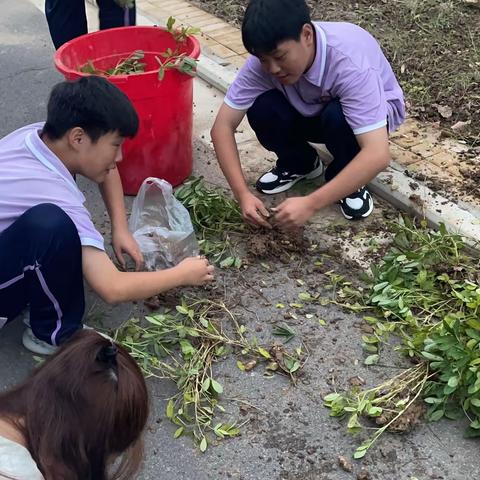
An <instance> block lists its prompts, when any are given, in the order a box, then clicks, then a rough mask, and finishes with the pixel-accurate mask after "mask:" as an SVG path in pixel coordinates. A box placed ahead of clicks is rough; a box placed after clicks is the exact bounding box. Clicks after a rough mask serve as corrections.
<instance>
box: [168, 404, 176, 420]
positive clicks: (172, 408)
mask: <svg viewBox="0 0 480 480" xmlns="http://www.w3.org/2000/svg"><path fill="white" fill-rule="evenodd" d="M174 411H175V403H174V401H173V400H169V401H168V403H167V418H170V419H172V418H173V414H174Z"/></svg>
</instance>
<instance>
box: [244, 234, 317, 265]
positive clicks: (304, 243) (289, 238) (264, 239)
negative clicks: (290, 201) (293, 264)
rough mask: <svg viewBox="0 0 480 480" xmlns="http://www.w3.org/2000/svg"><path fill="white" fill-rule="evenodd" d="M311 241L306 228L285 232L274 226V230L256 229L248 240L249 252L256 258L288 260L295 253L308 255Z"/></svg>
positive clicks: (247, 247)
mask: <svg viewBox="0 0 480 480" xmlns="http://www.w3.org/2000/svg"><path fill="white" fill-rule="evenodd" d="M309 248H310V242H309V240H308V239H307V238H306V237H305V235H304V230H303V228H302V229H299V230H296V231H293V232H284V231H281V230H279V229H278V228H275V227H273V229H272V230H256V231H254V232H252V233H251V234H250V235H249V237H248V238H247V241H246V249H247V253H248V255H249V256H250V257H252V258H254V259H269V258H271V259H274V258H276V259H279V260H282V261H285V262H286V261H288V260H289V259H290V256H291V255H293V254H297V255H306V254H307V253H308V250H309Z"/></svg>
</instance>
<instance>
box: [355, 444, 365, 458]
mask: <svg viewBox="0 0 480 480" xmlns="http://www.w3.org/2000/svg"><path fill="white" fill-rule="evenodd" d="M366 453H367V449H366V448H362V447H358V448H357V449H356V450H355V453H354V454H353V458H355V459H356V460H358V459H360V458H363V457H364V456H365V454H366Z"/></svg>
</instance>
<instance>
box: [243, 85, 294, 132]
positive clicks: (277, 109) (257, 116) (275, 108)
mask: <svg viewBox="0 0 480 480" xmlns="http://www.w3.org/2000/svg"><path fill="white" fill-rule="evenodd" d="M290 109H292V107H291V105H290V104H289V103H288V101H287V99H286V98H285V96H284V95H283V94H282V93H281V92H280V91H278V90H269V91H268V92H265V93H262V95H260V96H259V97H257V98H256V100H255V102H254V103H253V105H252V106H251V107H250V108H249V109H248V111H247V118H248V122H249V123H250V125H251V127H252V128H253V129H254V130H255V129H256V128H258V127H261V126H263V125H265V124H267V125H268V126H270V127H272V126H275V122H276V121H278V119H279V118H285V117H286V116H288V113H286V112H289V110H290Z"/></svg>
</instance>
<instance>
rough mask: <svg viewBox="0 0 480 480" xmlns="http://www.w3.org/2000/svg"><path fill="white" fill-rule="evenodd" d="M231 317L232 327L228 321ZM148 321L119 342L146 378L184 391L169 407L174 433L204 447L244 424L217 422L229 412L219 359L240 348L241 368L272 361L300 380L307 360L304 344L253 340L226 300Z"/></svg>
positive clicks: (187, 305)
mask: <svg viewBox="0 0 480 480" xmlns="http://www.w3.org/2000/svg"><path fill="white" fill-rule="evenodd" d="M226 319H228V320H229V322H228V323H229V326H230V328H229V329H227V328H226V327H224V325H223V321H225V320H226ZM145 320H146V322H147V325H145V326H143V325H141V323H140V321H139V320H137V319H131V320H130V321H128V322H127V323H126V324H124V325H123V326H122V327H121V328H120V329H119V330H117V331H116V333H115V340H116V341H117V342H120V343H121V344H122V345H124V346H125V347H126V348H127V349H128V350H129V352H130V354H131V355H132V356H133V357H134V358H135V359H136V361H137V362H138V364H139V365H140V367H141V369H142V370H143V372H144V373H145V375H146V376H153V377H157V378H168V379H170V380H172V381H173V382H175V383H176V385H177V388H178V393H177V394H175V395H174V396H173V397H172V398H171V399H170V400H169V401H168V404H167V411H166V415H167V417H168V418H169V419H170V420H171V421H172V422H173V423H174V424H175V425H176V426H177V430H176V431H175V433H174V437H175V438H177V437H179V436H181V435H184V434H189V435H192V436H193V438H194V440H195V442H196V443H197V444H198V446H199V448H200V450H201V451H205V450H206V448H207V446H208V444H209V443H210V442H211V441H212V440H211V439H212V438H213V437H214V436H215V437H217V438H219V439H221V438H225V437H232V436H235V435H238V434H239V433H240V427H241V425H239V424H238V423H237V422H235V421H218V422H216V423H215V422H214V420H215V417H216V416H217V415H223V416H226V412H225V409H224V407H223V406H222V405H221V404H220V403H219V402H220V398H219V397H220V395H221V394H222V393H223V386H222V384H221V383H220V382H219V381H218V380H217V379H216V378H215V375H214V372H213V366H214V364H215V363H216V362H218V361H220V360H221V359H224V358H225V357H226V356H227V355H228V353H229V352H230V351H235V352H239V353H240V354H241V356H242V361H239V362H237V365H238V366H239V368H240V370H250V369H251V368H253V367H254V366H255V365H256V364H257V363H259V362H266V363H267V369H268V371H269V372H273V371H276V372H278V373H283V374H285V375H288V376H289V377H290V378H291V379H292V380H294V376H295V375H296V373H297V372H298V371H299V369H300V368H301V367H302V366H303V364H304V362H305V360H306V355H305V352H304V351H303V350H302V349H301V347H298V348H296V349H295V350H294V351H293V352H287V351H286V350H285V349H284V348H283V346H280V345H273V346H272V347H271V348H269V347H265V346H261V345H259V344H258V342H257V340H256V339H252V340H250V339H248V338H247V336H246V327H245V326H244V325H240V324H239V323H238V320H237V318H236V317H235V315H234V314H233V313H232V312H231V311H230V310H229V309H228V308H227V307H226V306H225V305H224V304H223V303H217V302H214V301H209V300H192V301H190V302H187V301H186V300H183V301H182V304H181V305H178V306H177V307H176V310H175V311H172V310H166V311H164V312H163V313H161V314H157V315H151V316H147V317H145ZM246 365H248V366H249V368H245V366H246ZM250 366H251V368H250ZM242 367H243V368H242Z"/></svg>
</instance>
